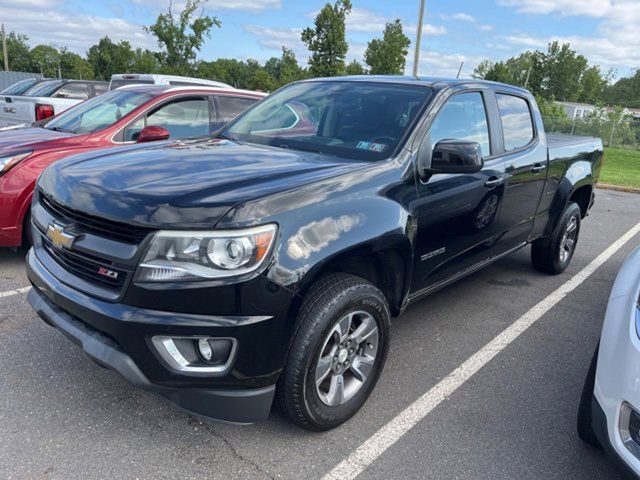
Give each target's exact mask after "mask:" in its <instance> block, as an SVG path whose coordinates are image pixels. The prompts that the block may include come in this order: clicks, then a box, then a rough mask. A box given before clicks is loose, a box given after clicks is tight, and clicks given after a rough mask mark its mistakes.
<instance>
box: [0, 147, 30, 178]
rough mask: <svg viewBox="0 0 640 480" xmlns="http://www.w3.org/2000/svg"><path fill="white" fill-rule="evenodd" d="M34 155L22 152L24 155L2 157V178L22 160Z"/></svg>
mask: <svg viewBox="0 0 640 480" xmlns="http://www.w3.org/2000/svg"><path fill="white" fill-rule="evenodd" d="M32 153H33V152H32V151H28V152H22V153H18V154H15V153H14V154H12V155H7V156H4V157H0V176H1V175H4V174H5V173H6V172H8V171H9V169H10V168H11V167H13V166H14V165H15V164H16V163H18V162H19V161H20V160H22V159H24V158H27V157H28V156H29V155H31V154H32Z"/></svg>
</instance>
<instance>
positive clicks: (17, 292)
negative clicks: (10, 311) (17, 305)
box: [0, 287, 31, 298]
mask: <svg viewBox="0 0 640 480" xmlns="http://www.w3.org/2000/svg"><path fill="white" fill-rule="evenodd" d="M30 289H31V287H23V288H17V289H15V290H7V291H5V292H0V298H5V297H13V296H14V295H20V294H22V293H27V292H28V291H29V290H30Z"/></svg>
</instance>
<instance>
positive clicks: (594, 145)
mask: <svg viewBox="0 0 640 480" xmlns="http://www.w3.org/2000/svg"><path fill="white" fill-rule="evenodd" d="M547 147H548V149H549V161H550V162H553V161H554V160H561V159H570V158H572V159H577V158H578V157H583V158H584V159H585V160H590V159H592V156H593V153H594V152H602V140H600V139H599V138H597V137H587V136H578V135H564V134H561V133H547Z"/></svg>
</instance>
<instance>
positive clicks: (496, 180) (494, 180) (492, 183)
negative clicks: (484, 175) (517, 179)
mask: <svg viewBox="0 0 640 480" xmlns="http://www.w3.org/2000/svg"><path fill="white" fill-rule="evenodd" d="M502 182H504V179H503V178H501V177H491V178H490V179H489V180H487V181H486V182H484V186H485V187H487V188H494V187H497V186H498V185H502Z"/></svg>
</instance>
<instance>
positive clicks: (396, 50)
mask: <svg viewBox="0 0 640 480" xmlns="http://www.w3.org/2000/svg"><path fill="white" fill-rule="evenodd" d="M410 44H411V41H410V40H409V38H408V37H407V36H406V35H405V34H404V33H403V32H402V22H401V21H400V19H399V18H398V19H396V20H395V21H393V22H390V23H387V24H386V25H385V27H384V33H383V34H382V39H378V38H376V39H373V40H371V41H370V42H369V43H368V44H367V50H366V51H365V53H364V61H365V63H366V64H367V65H369V73H371V74H373V75H401V74H402V73H404V66H405V63H406V57H407V52H408V51H409V45H410Z"/></svg>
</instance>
